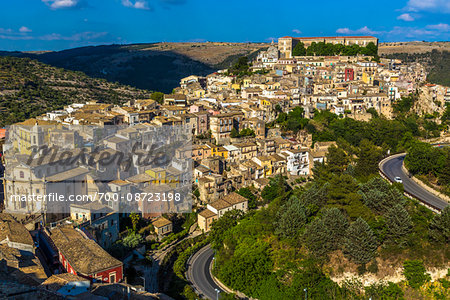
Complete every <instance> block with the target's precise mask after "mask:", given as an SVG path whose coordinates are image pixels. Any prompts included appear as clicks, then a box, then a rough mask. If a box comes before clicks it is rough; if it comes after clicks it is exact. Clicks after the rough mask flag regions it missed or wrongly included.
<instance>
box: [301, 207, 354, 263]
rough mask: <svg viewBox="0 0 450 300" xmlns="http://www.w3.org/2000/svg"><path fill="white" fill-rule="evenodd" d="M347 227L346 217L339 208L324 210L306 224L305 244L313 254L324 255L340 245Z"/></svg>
mask: <svg viewBox="0 0 450 300" xmlns="http://www.w3.org/2000/svg"><path fill="white" fill-rule="evenodd" d="M347 228H348V221H347V218H346V217H345V216H344V215H343V214H342V213H341V211H340V210H339V209H337V208H331V209H328V210H325V211H324V214H323V215H322V217H321V218H316V219H314V220H313V221H312V222H311V223H309V224H308V225H306V229H305V234H304V237H305V242H306V246H307V247H308V249H309V250H310V251H311V252H312V253H314V254H315V255H318V256H324V255H326V254H328V253H329V252H330V251H333V250H336V249H338V248H339V247H340V246H341V242H342V239H343V237H344V236H345V231H346V230H347Z"/></svg>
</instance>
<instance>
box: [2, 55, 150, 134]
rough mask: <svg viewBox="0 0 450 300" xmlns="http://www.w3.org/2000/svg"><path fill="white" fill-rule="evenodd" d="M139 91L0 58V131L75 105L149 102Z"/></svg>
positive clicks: (35, 63) (24, 60) (25, 60)
mask: <svg viewBox="0 0 450 300" xmlns="http://www.w3.org/2000/svg"><path fill="white" fill-rule="evenodd" d="M149 95H150V92H149V91H146V90H139V89H137V88H133V87H130V86H126V85H122V84H119V83H111V82H108V81H106V80H105V79H98V78H92V77H89V76H87V75H86V74H84V73H82V72H74V71H68V70H64V69H61V68H56V67H52V66H49V65H46V64H44V63H41V62H38V61H36V60H32V59H29V58H17V57H0V112H1V114H0V127H1V126H5V125H8V124H12V123H15V122H19V121H23V120H25V119H28V118H32V117H35V116H37V115H40V114H43V113H45V112H48V111H51V110H55V109H61V108H63V106H64V105H67V104H70V103H74V102H86V101H91V100H96V101H100V102H104V103H123V102H125V101H128V100H130V99H139V98H148V97H149Z"/></svg>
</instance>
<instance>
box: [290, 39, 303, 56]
mask: <svg viewBox="0 0 450 300" xmlns="http://www.w3.org/2000/svg"><path fill="white" fill-rule="evenodd" d="M304 55H306V48H305V44H303V43H302V42H298V44H297V45H295V47H294V49H293V50H292V56H304Z"/></svg>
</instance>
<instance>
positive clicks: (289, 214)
mask: <svg viewBox="0 0 450 300" xmlns="http://www.w3.org/2000/svg"><path fill="white" fill-rule="evenodd" d="M277 219H278V220H277V221H276V222H275V233H276V234H278V235H280V236H284V237H287V238H295V237H297V236H298V234H299V233H300V229H301V228H302V227H303V226H305V224H306V221H307V218H306V209H305V207H304V206H303V204H302V203H301V202H300V200H299V199H298V198H297V197H295V196H292V197H291V198H290V199H289V201H288V202H287V203H286V204H284V205H283V206H282V207H281V208H280V210H279V212H278V214H277Z"/></svg>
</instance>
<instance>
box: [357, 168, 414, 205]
mask: <svg viewBox="0 0 450 300" xmlns="http://www.w3.org/2000/svg"><path fill="white" fill-rule="evenodd" d="M359 193H360V194H361V196H362V200H363V202H364V204H365V205H367V206H368V207H370V208H371V209H372V210H374V211H375V212H377V213H379V214H384V213H386V212H387V211H388V210H389V209H390V208H392V207H393V206H395V205H397V204H399V205H403V204H404V203H405V198H404V197H403V195H402V194H401V193H400V191H399V190H398V189H396V188H393V187H392V186H391V185H389V184H388V183H387V182H386V181H385V180H384V179H383V178H381V177H379V176H377V177H374V178H372V179H371V180H369V181H368V182H367V183H365V184H362V185H361V186H360V191H359Z"/></svg>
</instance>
